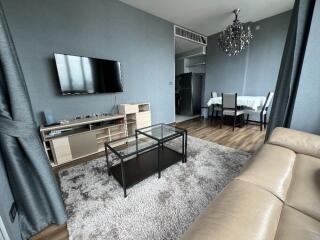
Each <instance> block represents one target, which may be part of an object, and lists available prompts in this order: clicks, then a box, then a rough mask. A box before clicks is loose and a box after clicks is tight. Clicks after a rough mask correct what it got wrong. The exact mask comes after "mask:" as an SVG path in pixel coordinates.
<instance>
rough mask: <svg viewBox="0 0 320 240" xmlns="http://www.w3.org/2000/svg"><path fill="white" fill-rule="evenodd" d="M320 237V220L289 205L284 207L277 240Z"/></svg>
mask: <svg viewBox="0 0 320 240" xmlns="http://www.w3.org/2000/svg"><path fill="white" fill-rule="evenodd" d="M316 239H320V222H318V221H317V220H315V219H313V218H311V217H309V216H307V215H305V214H303V213H301V212H299V211H297V210H295V209H293V208H291V207H289V206H285V207H283V210H282V213H281V218H280V222H279V226H278V229H277V234H276V237H275V240H316Z"/></svg>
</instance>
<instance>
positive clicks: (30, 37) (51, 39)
mask: <svg viewBox="0 0 320 240" xmlns="http://www.w3.org/2000/svg"><path fill="white" fill-rule="evenodd" d="M2 2H3V5H4V9H5V11H6V14H7V18H8V22H9V27H10V29H11V31H12V35H13V40H14V42H15V46H16V49H17V51H18V56H19V59H20V61H21V65H22V69H23V73H24V75H25V78H26V83H27V87H28V90H29V94H30V97H31V103H32V106H33V110H34V113H35V115H36V117H37V119H39V112H41V111H43V110H49V111H51V112H52V113H53V115H54V116H55V117H56V118H57V119H70V118H72V117H74V116H75V115H80V114H90V113H97V112H98V113H99V112H109V111H110V110H111V108H112V106H113V104H114V103H115V94H100V95H91V96H60V95H59V90H58V89H59V88H58V79H57V76H56V70H55V65H54V61H53V53H54V52H62V53H69V54H74V55H82V56H90V57H98V58H105V59H115V60H119V61H121V64H122V71H123V83H124V91H125V92H124V93H119V94H117V95H116V98H117V103H131V102H150V103H151V108H152V120H153V122H154V123H157V122H173V121H174V60H175V59H174V36H173V25H172V24H171V23H169V22H166V21H164V20H162V19H160V18H157V17H154V16H152V15H149V14H147V13H145V12H142V11H140V10H138V9H135V8H132V7H130V6H128V5H126V4H123V3H121V2H120V1H117V0H91V1H86V0H68V1H65V0H55V1H51V0H29V1H24V0H2Z"/></svg>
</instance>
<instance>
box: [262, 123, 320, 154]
mask: <svg viewBox="0 0 320 240" xmlns="http://www.w3.org/2000/svg"><path fill="white" fill-rule="evenodd" d="M268 143H269V144H273V145H278V146H282V147H286V148H289V149H291V150H292V151H294V152H296V153H299V154H305V155H310V156H313V157H316V158H320V136H318V135H315V134H311V133H306V132H301V131H298V130H293V129H287V128H276V129H274V131H273V132H272V135H271V136H270V139H269V141H268Z"/></svg>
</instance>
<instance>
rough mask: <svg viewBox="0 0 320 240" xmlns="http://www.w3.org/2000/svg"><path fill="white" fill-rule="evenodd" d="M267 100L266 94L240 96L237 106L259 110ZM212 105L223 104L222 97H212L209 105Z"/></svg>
mask: <svg viewBox="0 0 320 240" xmlns="http://www.w3.org/2000/svg"><path fill="white" fill-rule="evenodd" d="M265 101H266V97H265V96H238V97H237V106H238V107H244V108H248V109H252V110H254V111H258V110H259V109H261V108H262V107H263V105H264V103H265ZM211 105H222V97H213V98H210V99H209V101H208V103H207V106H208V107H210V106H211Z"/></svg>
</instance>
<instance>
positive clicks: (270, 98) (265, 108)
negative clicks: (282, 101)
mask: <svg viewBox="0 0 320 240" xmlns="http://www.w3.org/2000/svg"><path fill="white" fill-rule="evenodd" d="M273 95H274V92H269V93H268V95H267V98H266V101H265V102H264V105H263V107H262V111H265V110H267V109H268V107H269V106H270V103H271V101H272V99H273Z"/></svg>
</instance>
